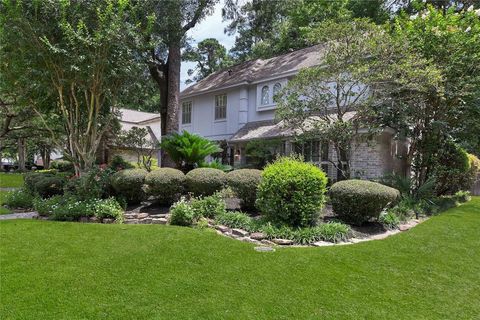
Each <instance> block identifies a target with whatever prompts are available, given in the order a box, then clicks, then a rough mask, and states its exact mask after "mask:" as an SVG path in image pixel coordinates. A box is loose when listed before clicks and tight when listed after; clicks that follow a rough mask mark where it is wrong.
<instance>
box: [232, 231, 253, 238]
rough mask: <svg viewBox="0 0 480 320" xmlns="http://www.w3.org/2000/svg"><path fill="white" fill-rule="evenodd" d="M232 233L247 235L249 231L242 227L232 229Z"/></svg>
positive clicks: (240, 235) (241, 235)
mask: <svg viewBox="0 0 480 320" xmlns="http://www.w3.org/2000/svg"><path fill="white" fill-rule="evenodd" d="M232 235H234V236H239V237H246V236H248V235H249V232H247V231H245V230H242V229H232Z"/></svg>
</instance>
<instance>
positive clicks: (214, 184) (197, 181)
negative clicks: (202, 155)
mask: <svg viewBox="0 0 480 320" xmlns="http://www.w3.org/2000/svg"><path fill="white" fill-rule="evenodd" d="M186 177H187V180H186V186H187V191H188V192H191V193H193V194H194V195H195V196H209V195H212V194H214V193H215V192H217V191H220V190H221V189H222V188H223V187H224V186H225V183H226V174H225V173H224V172H223V171H221V170H218V169H212V168H197V169H193V170H192V171H190V172H188V173H187V175H186Z"/></svg>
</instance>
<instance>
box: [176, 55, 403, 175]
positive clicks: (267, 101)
mask: <svg viewBox="0 0 480 320" xmlns="http://www.w3.org/2000/svg"><path fill="white" fill-rule="evenodd" d="M321 50H322V47H321V46H313V47H309V48H305V49H301V50H298V51H294V52H290V53H287V54H284V55H281V56H277V57H274V58H270V59H256V60H251V61H247V62H244V63H241V64H238V65H235V66H233V67H230V68H229V69H225V70H221V71H218V72H215V73H213V74H211V75H209V76H208V77H206V78H205V79H203V80H201V81H199V82H197V83H196V84H194V85H192V86H190V87H188V88H186V89H185V90H183V91H182V92H181V94H180V105H181V110H180V112H179V123H180V130H181V131H182V130H187V131H189V132H192V133H196V134H199V135H201V136H204V137H206V138H208V139H210V140H215V141H223V142H225V145H226V146H227V153H228V156H227V159H228V160H229V162H230V164H233V165H234V166H237V167H238V166H246V165H248V163H249V159H248V157H247V155H246V152H245V148H246V145H247V143H248V142H249V141H253V140H257V139H280V140H281V141H282V147H281V148H280V153H282V154H290V153H292V152H294V153H301V154H303V155H304V157H305V160H307V161H311V162H314V163H316V164H317V165H318V166H319V167H321V168H322V169H323V170H324V171H326V172H327V174H328V175H329V177H330V178H331V179H332V180H337V178H339V172H338V170H337V169H336V168H335V166H334V165H333V163H332V162H336V156H335V154H336V153H335V152H334V150H333V147H332V146H331V145H329V144H328V143H323V142H322V141H309V142H308V143H305V144H302V145H300V146H299V145H297V144H295V143H294V142H293V139H292V136H293V131H292V130H290V129H289V128H286V127H285V126H284V125H283V124H282V123H280V122H277V121H275V109H276V104H275V102H274V100H273V96H274V95H275V94H276V92H278V91H279V90H280V89H281V88H282V87H283V86H285V84H286V83H287V82H288V81H289V80H290V79H292V77H294V76H295V75H296V74H297V73H298V72H299V70H300V69H302V68H308V67H313V66H317V65H319V64H320V63H321V62H322V61H321V58H322V55H321ZM354 114H355V112H352V114H351V116H354ZM365 131H366V130H365ZM394 133H395V132H394V131H393V130H391V129H388V128H387V129H385V130H384V131H383V132H381V133H380V134H378V135H377V136H376V137H374V138H373V139H364V140H362V141H357V142H356V143H355V148H352V149H353V154H352V155H351V161H350V165H351V172H352V173H353V175H354V176H356V177H360V178H366V179H378V178H380V177H382V176H384V175H385V174H388V173H393V172H396V173H402V174H405V172H406V170H407V167H406V164H405V160H403V159H405V157H404V156H405V153H406V151H407V147H408V145H407V142H406V141H396V140H394ZM402 158H403V159H402Z"/></svg>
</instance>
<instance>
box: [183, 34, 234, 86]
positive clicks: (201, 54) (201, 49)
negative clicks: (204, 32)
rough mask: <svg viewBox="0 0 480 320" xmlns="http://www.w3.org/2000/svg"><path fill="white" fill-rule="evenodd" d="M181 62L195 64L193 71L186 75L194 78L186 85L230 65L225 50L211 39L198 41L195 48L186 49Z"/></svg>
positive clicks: (190, 70)
mask: <svg viewBox="0 0 480 320" xmlns="http://www.w3.org/2000/svg"><path fill="white" fill-rule="evenodd" d="M183 60H185V61H193V62H196V63H197V64H196V66H195V69H189V70H188V75H189V76H192V75H194V77H193V78H192V79H189V80H187V82H186V83H192V82H195V81H199V80H202V79H203V78H205V77H207V76H208V75H209V74H211V73H213V72H215V71H218V70H220V69H222V68H225V67H227V66H228V65H230V59H229V57H228V56H227V50H226V49H225V47H224V46H223V45H221V44H220V43H219V42H218V40H217V39H213V38H208V39H205V40H202V41H200V42H199V43H198V44H197V47H196V48H192V47H189V48H187V50H185V52H184V53H183Z"/></svg>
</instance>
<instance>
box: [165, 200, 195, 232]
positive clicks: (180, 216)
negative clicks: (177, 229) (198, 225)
mask: <svg viewBox="0 0 480 320" xmlns="http://www.w3.org/2000/svg"><path fill="white" fill-rule="evenodd" d="M195 217H196V215H195V210H194V209H193V208H192V206H191V205H190V204H189V203H188V202H187V201H186V200H185V199H184V198H181V199H180V201H178V202H175V203H174V204H173V206H172V208H171V209H170V224H173V225H177V226H190V225H192V224H193V223H194V222H195Z"/></svg>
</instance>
